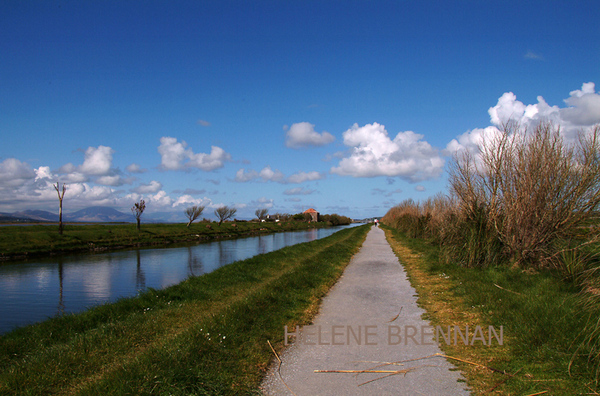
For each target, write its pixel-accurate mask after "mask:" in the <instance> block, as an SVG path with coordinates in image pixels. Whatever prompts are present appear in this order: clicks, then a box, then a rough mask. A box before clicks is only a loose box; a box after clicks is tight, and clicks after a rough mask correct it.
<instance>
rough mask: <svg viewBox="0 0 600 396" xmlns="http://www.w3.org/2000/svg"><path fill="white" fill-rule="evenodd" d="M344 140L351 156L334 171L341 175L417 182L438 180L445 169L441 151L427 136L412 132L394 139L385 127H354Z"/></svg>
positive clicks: (374, 124)
mask: <svg viewBox="0 0 600 396" xmlns="http://www.w3.org/2000/svg"><path fill="white" fill-rule="evenodd" d="M343 137H344V144H345V145H346V146H349V147H351V153H350V156H349V157H346V158H343V159H342V160H341V161H340V162H339V166H337V167H333V168H331V172H332V173H336V174H338V175H342V176H353V177H375V176H389V177H400V178H402V179H405V180H408V181H410V182H417V181H421V180H426V179H431V178H435V177H438V176H439V175H440V174H441V173H442V170H443V168H444V159H442V157H440V154H439V152H438V150H437V149H435V148H433V147H432V146H431V145H430V144H429V143H427V142H426V141H424V140H422V139H423V135H419V134H416V133H414V132H412V131H407V132H399V133H398V134H397V135H396V137H395V138H394V139H391V138H390V137H389V135H388V132H387V131H386V130H385V127H384V126H383V125H380V124H378V123H373V124H367V125H365V126H363V127H359V126H358V124H354V125H353V126H352V128H350V129H348V130H347V131H346V132H344V134H343Z"/></svg>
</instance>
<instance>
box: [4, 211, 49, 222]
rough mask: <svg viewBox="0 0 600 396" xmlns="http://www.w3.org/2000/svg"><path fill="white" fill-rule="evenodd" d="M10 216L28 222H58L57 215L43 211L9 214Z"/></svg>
mask: <svg viewBox="0 0 600 396" xmlns="http://www.w3.org/2000/svg"><path fill="white" fill-rule="evenodd" d="M10 215H11V216H12V217H17V218H21V219H27V220H29V221H58V213H51V212H48V211H45V210H23V211H21V212H14V213H11V214H10Z"/></svg>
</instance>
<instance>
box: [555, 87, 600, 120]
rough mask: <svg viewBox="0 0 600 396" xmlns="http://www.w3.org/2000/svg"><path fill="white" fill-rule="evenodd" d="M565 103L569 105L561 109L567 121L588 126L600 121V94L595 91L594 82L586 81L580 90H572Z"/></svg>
mask: <svg viewBox="0 0 600 396" xmlns="http://www.w3.org/2000/svg"><path fill="white" fill-rule="evenodd" d="M565 103H566V104H567V105H568V106H569V107H567V108H566V109H563V110H561V114H562V118H563V119H565V120H566V121H569V122H571V123H572V124H574V125H587V126H589V125H593V124H596V123H599V122H600V94H598V93H596V92H595V85H594V83H592V82H589V83H585V84H583V86H582V87H581V89H580V90H575V91H571V93H570V97H569V98H568V99H565Z"/></svg>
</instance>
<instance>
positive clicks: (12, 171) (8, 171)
mask: <svg viewBox="0 0 600 396" xmlns="http://www.w3.org/2000/svg"><path fill="white" fill-rule="evenodd" d="M35 177H36V172H35V171H34V170H33V169H31V167H30V166H29V165H28V164H27V163H26V162H21V161H19V160H18V159H16V158H7V159H5V160H4V161H2V162H0V188H13V187H19V186H22V185H23V184H25V183H27V182H28V181H30V180H34V179H35Z"/></svg>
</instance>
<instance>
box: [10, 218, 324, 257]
mask: <svg viewBox="0 0 600 396" xmlns="http://www.w3.org/2000/svg"><path fill="white" fill-rule="evenodd" d="M315 227H326V223H324V222H319V223H305V222H297V221H290V222H281V223H250V222H238V223H223V224H221V225H218V224H217V223H203V222H201V223H195V224H192V225H191V226H190V227H189V228H188V227H186V226H185V224H143V225H142V228H141V230H140V231H139V232H138V231H137V230H136V228H135V224H90V225H69V224H67V225H65V227H64V233H63V235H60V234H59V233H58V226H53V225H31V226H8V227H0V260H9V259H21V258H27V257H33V256H39V255H48V254H60V253H69V252H81V251H95V250H106V249H119V248H129V247H137V246H150V245H168V244H172V243H180V242H192V241H198V240H210V239H215V238H234V237H239V236H248V235H258V234H261V233H270V232H278V231H294V230H302V229H308V228H315Z"/></svg>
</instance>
